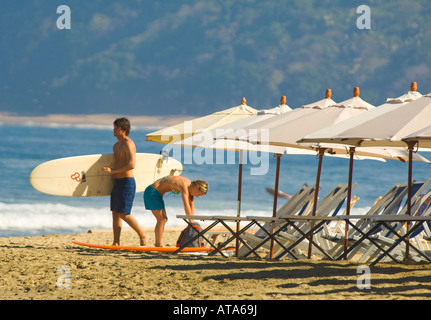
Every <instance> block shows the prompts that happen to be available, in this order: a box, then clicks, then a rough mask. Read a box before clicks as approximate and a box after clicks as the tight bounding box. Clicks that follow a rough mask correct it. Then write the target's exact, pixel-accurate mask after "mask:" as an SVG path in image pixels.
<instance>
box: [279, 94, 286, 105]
mask: <svg viewBox="0 0 431 320" xmlns="http://www.w3.org/2000/svg"><path fill="white" fill-rule="evenodd" d="M286 101H287V100H286V96H281V98H280V105H282V106H284V105H285V104H286Z"/></svg>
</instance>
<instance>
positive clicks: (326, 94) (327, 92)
mask: <svg viewBox="0 0 431 320" xmlns="http://www.w3.org/2000/svg"><path fill="white" fill-rule="evenodd" d="M331 96H332V90H331V89H326V92H325V98H326V99H331Z"/></svg>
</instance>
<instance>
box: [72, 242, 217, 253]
mask: <svg viewBox="0 0 431 320" xmlns="http://www.w3.org/2000/svg"><path fill="white" fill-rule="evenodd" d="M72 243H74V244H77V245H80V246H85V247H91V248H98V249H108V250H129V251H142V252H150V251H157V252H175V251H177V250H178V249H179V248H173V247H133V246H110V245H102V244H91V243H84V242H78V241H72ZM205 251H214V249H213V248H198V247H188V248H182V249H181V251H180V252H205Z"/></svg>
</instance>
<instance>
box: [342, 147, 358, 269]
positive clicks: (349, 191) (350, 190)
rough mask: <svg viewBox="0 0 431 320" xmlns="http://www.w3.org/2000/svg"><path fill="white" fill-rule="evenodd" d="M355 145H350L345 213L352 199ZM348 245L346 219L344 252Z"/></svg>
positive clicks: (348, 210)
mask: <svg viewBox="0 0 431 320" xmlns="http://www.w3.org/2000/svg"><path fill="white" fill-rule="evenodd" d="M355 149H356V148H355V147H350V151H349V152H350V163H349V182H348V183H349V184H348V186H347V206H346V215H347V216H349V215H350V201H351V199H352V176H353V155H354V154H355ZM348 246H349V224H348V223H347V221H346V224H345V226H344V253H346V252H347V247H348ZM344 260H347V255H346V254H344Z"/></svg>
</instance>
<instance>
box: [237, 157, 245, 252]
mask: <svg viewBox="0 0 431 320" xmlns="http://www.w3.org/2000/svg"><path fill="white" fill-rule="evenodd" d="M242 152H243V151H242V150H240V152H239V165H238V202H237V207H236V216H237V217H240V216H241V193H242ZM239 228H240V223H239V221H237V222H236V233H237V234H238V232H239ZM238 251H239V239H238V238H236V245H235V256H236V257H238Z"/></svg>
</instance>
